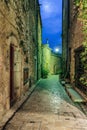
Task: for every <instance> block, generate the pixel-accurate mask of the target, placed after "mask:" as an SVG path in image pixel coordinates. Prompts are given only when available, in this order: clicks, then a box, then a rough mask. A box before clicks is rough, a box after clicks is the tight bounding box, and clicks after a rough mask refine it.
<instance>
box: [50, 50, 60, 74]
mask: <svg viewBox="0 0 87 130" xmlns="http://www.w3.org/2000/svg"><path fill="white" fill-rule="evenodd" d="M61 65H62V62H61V54H56V53H54V52H51V63H50V66H51V67H50V73H51V74H59V73H61V71H62V70H61V69H62V68H61Z"/></svg>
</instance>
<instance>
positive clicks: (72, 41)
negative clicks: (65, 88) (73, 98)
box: [69, 0, 83, 82]
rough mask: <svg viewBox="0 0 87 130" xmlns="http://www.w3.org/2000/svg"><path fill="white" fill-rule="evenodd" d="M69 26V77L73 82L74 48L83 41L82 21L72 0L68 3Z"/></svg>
mask: <svg viewBox="0 0 87 130" xmlns="http://www.w3.org/2000/svg"><path fill="white" fill-rule="evenodd" d="M70 7H71V8H70V28H69V50H70V53H69V56H71V57H70V58H69V59H70V61H69V62H70V79H71V82H74V80H75V79H74V78H75V50H76V49H77V48H79V47H80V46H82V42H83V33H82V28H83V23H82V21H81V20H80V19H79V17H78V16H79V13H80V10H79V7H77V6H76V5H75V3H74V0H72V1H71V3H70Z"/></svg>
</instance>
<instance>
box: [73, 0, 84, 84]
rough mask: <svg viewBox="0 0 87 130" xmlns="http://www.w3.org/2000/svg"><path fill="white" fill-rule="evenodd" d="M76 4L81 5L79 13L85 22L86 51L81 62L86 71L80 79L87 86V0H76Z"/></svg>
mask: <svg viewBox="0 0 87 130" xmlns="http://www.w3.org/2000/svg"><path fill="white" fill-rule="evenodd" d="M75 4H76V6H79V15H78V18H80V20H81V22H82V24H83V30H82V31H83V36H84V37H83V43H82V45H83V48H84V51H83V52H82V53H81V62H82V65H83V67H84V73H83V74H82V75H81V77H80V81H81V83H82V84H83V85H85V86H87V0H75Z"/></svg>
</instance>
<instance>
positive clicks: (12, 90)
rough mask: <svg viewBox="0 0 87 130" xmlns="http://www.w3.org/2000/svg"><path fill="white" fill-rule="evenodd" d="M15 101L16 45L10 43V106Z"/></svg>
mask: <svg viewBox="0 0 87 130" xmlns="http://www.w3.org/2000/svg"><path fill="white" fill-rule="evenodd" d="M13 102H14V47H13V45H12V44H11V45H10V106H12V105H13Z"/></svg>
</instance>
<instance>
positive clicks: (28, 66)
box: [0, 0, 37, 119]
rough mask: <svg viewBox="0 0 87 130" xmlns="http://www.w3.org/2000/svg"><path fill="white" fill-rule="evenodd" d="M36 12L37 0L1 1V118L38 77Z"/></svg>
mask: <svg viewBox="0 0 87 130" xmlns="http://www.w3.org/2000/svg"><path fill="white" fill-rule="evenodd" d="M35 13H36V7H35V1H34V0H33V1H31V2H30V3H29V1H28V0H18V1H17V0H14V1H4V0H3V1H0V119H1V118H2V116H3V115H4V114H5V113H6V111H7V110H8V109H10V107H11V106H12V105H13V104H14V103H15V102H16V100H18V99H19V98H20V97H21V95H22V94H24V93H25V92H26V91H27V90H28V89H29V86H30V85H31V83H32V84H33V83H34V81H35V80H36V79H37V77H36V76H37V74H36V73H37V66H36V64H37V59H36V57H37V53H36V52H37V42H36V33H37V32H36V16H35ZM24 79H25V80H26V81H24ZM30 81H31V82H30Z"/></svg>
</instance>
